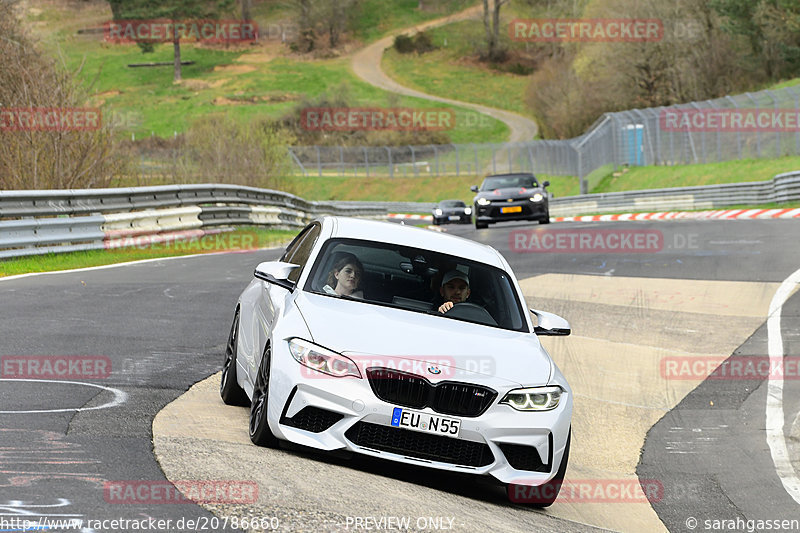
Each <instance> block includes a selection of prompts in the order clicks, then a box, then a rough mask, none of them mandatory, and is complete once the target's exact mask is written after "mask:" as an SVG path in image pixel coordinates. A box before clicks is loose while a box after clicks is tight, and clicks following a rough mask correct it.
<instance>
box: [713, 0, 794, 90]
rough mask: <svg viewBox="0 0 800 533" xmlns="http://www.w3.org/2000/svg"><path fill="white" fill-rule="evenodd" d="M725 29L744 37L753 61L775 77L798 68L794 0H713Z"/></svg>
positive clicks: (771, 76) (788, 73)
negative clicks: (722, 19) (722, 18)
mask: <svg viewBox="0 0 800 533" xmlns="http://www.w3.org/2000/svg"><path fill="white" fill-rule="evenodd" d="M711 5H712V6H713V8H714V9H715V10H716V11H717V12H718V13H719V14H720V15H722V16H723V17H724V20H725V29H726V30H727V31H729V32H730V33H731V34H734V35H740V36H742V37H744V38H745V39H747V41H748V42H749V44H750V48H751V50H752V55H753V58H754V62H755V63H757V64H763V66H764V69H765V71H766V74H767V76H768V77H769V78H770V79H775V78H778V77H780V76H783V75H793V74H796V73H797V72H798V70H799V69H800V5H799V4H798V2H797V0H713V1H712V2H711Z"/></svg>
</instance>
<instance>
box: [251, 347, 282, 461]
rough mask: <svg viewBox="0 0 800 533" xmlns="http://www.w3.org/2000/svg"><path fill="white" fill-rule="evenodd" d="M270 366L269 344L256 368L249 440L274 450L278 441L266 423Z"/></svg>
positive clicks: (270, 352) (270, 350)
mask: <svg viewBox="0 0 800 533" xmlns="http://www.w3.org/2000/svg"><path fill="white" fill-rule="evenodd" d="M270 366H272V349H271V348H270V344H269V342H267V345H266V347H265V348H264V356H263V357H262V358H261V364H260V365H259V366H258V375H257V376H256V385H255V387H254V388H253V401H252V402H251V403H250V424H249V426H250V427H249V430H250V440H251V441H252V442H253V444H256V445H258V446H265V447H267V448H275V447H277V446H278V439H277V438H275V435H273V434H272V430H271V429H269V422H268V421H267V406H268V399H269V370H270Z"/></svg>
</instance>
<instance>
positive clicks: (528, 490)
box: [506, 428, 572, 508]
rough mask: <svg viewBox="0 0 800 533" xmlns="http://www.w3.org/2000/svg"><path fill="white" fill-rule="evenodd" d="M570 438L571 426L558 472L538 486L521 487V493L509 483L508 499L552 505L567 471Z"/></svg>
mask: <svg viewBox="0 0 800 533" xmlns="http://www.w3.org/2000/svg"><path fill="white" fill-rule="evenodd" d="M571 440H572V428H570V430H569V434H568V435H567V445H566V447H565V448H564V455H563V456H562V457H561V464H560V465H559V466H558V472H556V475H555V477H554V478H553V479H551V480H550V481H548V482H547V483H545V484H543V485H539V486H538V487H527V486H526V487H523V488H522V493H521V494H520V493H516V490H517V489H516V487H517V485H515V484H513V483H509V484H508V485H507V487H506V491H507V495H508V499H509V501H511V502H514V503H519V504H523V505H526V506H529V507H535V508H544V507H550V506H551V505H553V502H555V501H556V498H557V497H558V493H559V491H560V490H561V485H562V484H563V483H564V475H565V474H566V473H567V463H568V462H569V445H570V441H571ZM521 487H522V486H521Z"/></svg>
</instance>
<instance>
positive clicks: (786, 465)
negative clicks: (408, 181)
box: [766, 270, 800, 503]
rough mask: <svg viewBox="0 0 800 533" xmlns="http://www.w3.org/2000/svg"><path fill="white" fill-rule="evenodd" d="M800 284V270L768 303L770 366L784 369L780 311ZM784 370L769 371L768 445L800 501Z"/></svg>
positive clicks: (777, 468) (788, 487)
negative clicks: (785, 406)
mask: <svg viewBox="0 0 800 533" xmlns="http://www.w3.org/2000/svg"><path fill="white" fill-rule="evenodd" d="M798 285H800V270H797V271H795V272H794V273H793V274H792V275H791V276H789V277H788V278H786V280H784V282H783V283H781V286H780V287H779V288H778V290H777V292H776V293H775V296H773V297H772V301H771V302H770V304H769V318H768V320H767V338H768V346H769V363H770V368H783V337H782V335H781V310H782V309H783V304H784V303H786V300H788V299H789V297H790V296H791V295H792V293H794V291H795V290H797V288H798ZM783 426H784V413H783V373H782V372H773V371H771V372H770V375H769V382H768V388H767V427H766V431H767V444H768V445H769V450H770V454H771V455H772V462H773V464H774V465H775V471H776V472H777V474H778V477H779V478H780V479H781V483H783V488H784V489H786V492H788V493H789V496H791V497H792V498H794V501H796V502H797V503H800V479H798V477H797V473H796V472H795V471H794V467H792V463H791V461H790V460H789V449H788V447H787V445H786V434H785V433H784V431H783Z"/></svg>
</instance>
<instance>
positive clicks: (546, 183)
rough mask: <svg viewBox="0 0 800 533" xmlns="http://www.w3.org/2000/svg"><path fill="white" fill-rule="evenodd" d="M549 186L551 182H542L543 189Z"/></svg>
mask: <svg viewBox="0 0 800 533" xmlns="http://www.w3.org/2000/svg"><path fill="white" fill-rule="evenodd" d="M549 186H550V182H549V181H546V180H545V181H543V182H542V187H549Z"/></svg>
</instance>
